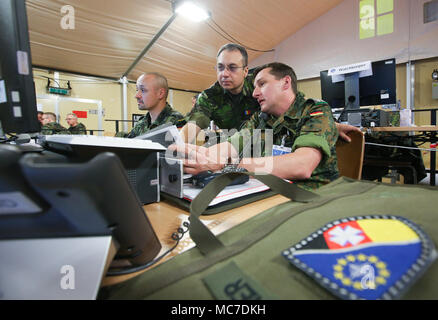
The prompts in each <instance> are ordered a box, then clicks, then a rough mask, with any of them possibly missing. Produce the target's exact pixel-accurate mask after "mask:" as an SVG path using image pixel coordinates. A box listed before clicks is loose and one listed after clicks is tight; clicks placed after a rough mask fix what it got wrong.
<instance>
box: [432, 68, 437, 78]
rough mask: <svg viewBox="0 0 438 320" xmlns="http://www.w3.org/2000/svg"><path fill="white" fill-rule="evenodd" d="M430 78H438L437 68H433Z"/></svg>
mask: <svg viewBox="0 0 438 320" xmlns="http://www.w3.org/2000/svg"><path fill="white" fill-rule="evenodd" d="M432 79H433V80H438V70H433V72H432Z"/></svg>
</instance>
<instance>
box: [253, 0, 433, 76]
mask: <svg viewBox="0 0 438 320" xmlns="http://www.w3.org/2000/svg"><path fill="white" fill-rule="evenodd" d="M427 1H429V0H394V1H393V3H394V12H393V14H394V32H393V33H391V34H386V35H382V36H375V37H373V38H367V39H362V40H361V39H359V21H360V19H359V3H360V1H359V0H345V1H343V2H342V3H340V4H339V5H338V6H336V7H334V8H333V9H331V10H330V11H328V12H327V13H326V14H324V15H322V16H320V17H319V18H317V19H315V20H314V21H312V22H311V23H309V24H308V25H306V26H305V27H304V28H302V29H301V30H299V31H298V32H296V33H295V34H293V35H292V36H291V37H289V38H288V39H286V40H284V41H283V42H281V43H280V44H279V45H277V46H276V47H275V49H276V50H275V52H274V53H267V54H264V55H262V56H260V57H258V58H256V59H254V60H253V61H252V62H251V66H257V65H261V64H264V63H267V62H271V61H280V62H284V63H287V64H289V65H291V66H292V67H294V69H295V71H296V73H297V77H298V79H307V78H313V77H319V72H320V71H322V70H327V69H329V68H330V67H335V66H341V65H348V64H352V63H356V62H361V61H368V60H371V61H376V60H382V59H386V58H392V57H394V58H396V62H397V63H398V64H399V63H403V62H407V61H409V60H417V59H425V58H430V57H435V56H437V53H438V42H437V41H436V39H438V21H435V22H430V23H427V24H424V23H423V4H424V3H425V2H427Z"/></svg>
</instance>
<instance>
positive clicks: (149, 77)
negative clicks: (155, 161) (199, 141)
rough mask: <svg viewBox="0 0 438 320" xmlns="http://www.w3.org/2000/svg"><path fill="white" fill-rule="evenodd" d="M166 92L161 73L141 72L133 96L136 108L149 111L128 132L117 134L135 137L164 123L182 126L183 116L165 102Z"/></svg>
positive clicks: (166, 88) (166, 87)
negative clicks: (136, 104) (135, 100)
mask: <svg viewBox="0 0 438 320" xmlns="http://www.w3.org/2000/svg"><path fill="white" fill-rule="evenodd" d="M168 94H169V86H168V84H167V79H166V78H165V77H164V76H163V75H162V74H160V73H157V72H148V73H144V74H142V75H141V76H140V77H139V78H138V79H137V93H136V95H135V98H136V99H137V102H138V109H139V110H148V111H149V112H148V113H147V114H146V115H145V116H143V117H141V118H140V120H139V121H138V122H137V123H136V125H135V126H134V128H133V129H132V130H131V132H130V133H129V134H127V135H126V134H124V135H121V134H120V133H119V134H117V136H119V137H120V136H125V137H126V138H135V137H137V136H140V135H142V134H145V133H147V132H148V131H149V130H151V129H154V128H156V127H158V126H160V125H163V124H166V123H171V124H174V125H176V126H183V125H184V124H185V122H184V116H183V115H182V114H181V113H180V112H178V111H176V110H174V109H173V108H172V107H171V106H170V104H169V103H167V101H166V100H167V95H168Z"/></svg>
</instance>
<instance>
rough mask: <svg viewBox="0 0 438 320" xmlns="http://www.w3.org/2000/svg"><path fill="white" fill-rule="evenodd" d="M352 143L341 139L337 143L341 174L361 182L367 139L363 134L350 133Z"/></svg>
mask: <svg viewBox="0 0 438 320" xmlns="http://www.w3.org/2000/svg"><path fill="white" fill-rule="evenodd" d="M348 136H349V137H350V138H351V142H346V141H344V140H342V139H341V138H339V139H338V141H337V142H336V154H337V156H338V169H339V174H340V175H341V176H344V177H349V178H353V179H357V180H360V178H361V176H362V165H363V157H364V149H365V138H364V134H363V133H362V132H358V131H350V132H349V133H348Z"/></svg>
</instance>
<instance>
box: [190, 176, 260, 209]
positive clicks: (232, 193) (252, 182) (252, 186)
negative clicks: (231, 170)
mask: <svg viewBox="0 0 438 320" xmlns="http://www.w3.org/2000/svg"><path fill="white" fill-rule="evenodd" d="M202 190H203V189H201V188H196V187H193V186H192V185H191V184H184V188H183V191H184V192H183V193H184V199H186V200H189V201H192V200H193V199H194V198H195V197H196V196H197V195H198V194H199V193H200V192H201V191H202ZM266 190H269V187H268V186H267V185H265V184H264V183H262V182H260V181H259V180H257V179H249V181H248V182H247V183H244V184H238V185H235V186H228V187H226V188H225V189H224V190H222V191H221V193H219V194H218V195H217V196H216V198H214V199H213V201H212V202H211V203H210V205H209V206H214V205H217V204H219V203H221V202H225V201H228V200H231V199H236V198H240V197H243V196H247V195H250V194H253V193H257V192H263V191H266Z"/></svg>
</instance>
